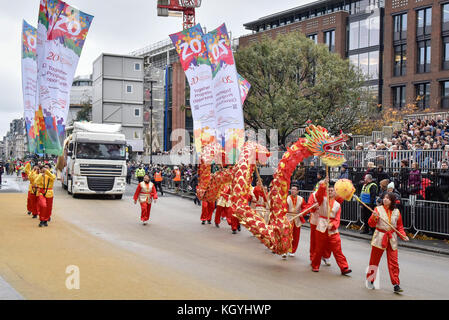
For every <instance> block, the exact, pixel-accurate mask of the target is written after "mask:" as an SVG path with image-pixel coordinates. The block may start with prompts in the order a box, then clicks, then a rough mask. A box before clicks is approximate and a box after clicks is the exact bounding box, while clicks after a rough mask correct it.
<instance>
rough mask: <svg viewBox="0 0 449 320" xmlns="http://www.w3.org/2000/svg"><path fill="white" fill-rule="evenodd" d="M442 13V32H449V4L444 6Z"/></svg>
mask: <svg viewBox="0 0 449 320" xmlns="http://www.w3.org/2000/svg"><path fill="white" fill-rule="evenodd" d="M441 9H442V10H441V12H442V15H443V16H442V18H441V20H442V23H443V25H442V30H443V31H449V3H446V4H443V7H442V8H441Z"/></svg>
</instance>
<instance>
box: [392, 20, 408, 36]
mask: <svg viewBox="0 0 449 320" xmlns="http://www.w3.org/2000/svg"><path fill="white" fill-rule="evenodd" d="M403 39H407V14H406V13H404V14H398V15H396V16H393V40H395V41H397V40H403Z"/></svg>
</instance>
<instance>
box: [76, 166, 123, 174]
mask: <svg viewBox="0 0 449 320" xmlns="http://www.w3.org/2000/svg"><path fill="white" fill-rule="evenodd" d="M80 173H81V175H82V176H102V177H120V176H121V175H122V166H117V165H80Z"/></svg>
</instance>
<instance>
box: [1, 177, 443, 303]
mask: <svg viewBox="0 0 449 320" xmlns="http://www.w3.org/2000/svg"><path fill="white" fill-rule="evenodd" d="M17 184H18V185H19V187H18V188H17V189H18V190H23V189H24V188H23V187H22V188H21V187H20V185H21V184H23V183H21V182H20V181H19V182H18V183H17ZM25 189H26V186H25ZM55 191H56V196H55V200H54V208H55V210H54V218H53V220H54V221H52V222H51V223H50V226H49V227H48V228H47V229H45V230H41V229H39V228H37V225H35V224H34V222H31V221H30V220H28V217H25V216H26V215H24V214H22V213H21V215H22V216H24V217H22V216H21V218H20V219H19V218H17V219H18V221H17V225H18V226H22V223H23V224H27V228H29V229H30V230H31V231H29V232H30V233H31V232H32V233H33V239H36V237H37V238H38V239H39V238H40V237H42V234H43V233H45V234H49V232H57V231H58V230H63V231H61V232H63V233H64V235H65V236H66V238H68V239H65V238H61V241H70V240H73V239H75V238H74V237H80V239H79V240H76V241H72V242H75V243H71V244H67V245H70V246H77V248H76V250H78V251H79V252H78V253H77V254H78V255H79V256H80V257H81V256H82V255H84V256H83V259H84V260H83V262H82V265H83V266H84V267H80V268H81V281H82V283H83V286H84V287H88V286H89V285H91V287H92V288H91V289H92V291H91V292H89V295H87V294H86V295H82V294H78V295H76V296H69V298H72V297H74V298H85V297H86V296H87V297H88V298H92V297H94V298H99V299H102V298H111V297H112V298H117V297H118V298H123V296H125V298H135V299H136V298H137V299H148V298H149V299H158V298H160V299H176V298H181V299H186V298H192V299H388V300H403V299H449V291H448V290H447V288H448V287H449V277H448V276H447V270H448V267H449V258H448V257H445V256H438V255H433V254H428V253H423V252H419V251H413V250H409V249H402V248H401V249H400V252H399V265H400V268H401V273H400V279H401V287H402V288H403V289H404V293H403V294H402V295H396V294H394V293H392V285H391V283H390V279H389V275H388V270H387V265H386V257H385V256H384V257H383V259H382V261H381V266H380V289H379V290H368V289H366V288H365V283H364V274H365V270H366V267H367V265H368V260H369V254H370V245H369V242H368V241H363V240H359V239H353V238H346V237H342V248H343V253H344V254H345V255H346V257H347V259H348V262H349V265H350V268H351V269H352V270H353V273H352V274H351V276H349V277H347V276H342V275H340V271H339V269H338V267H337V265H336V263H335V260H334V259H333V258H332V260H331V263H332V265H331V266H330V267H326V266H321V269H320V272H319V273H313V272H312V271H311V269H310V266H309V263H310V262H309V253H308V250H309V230H308V229H307V228H302V231H301V239H300V244H299V250H298V251H299V252H298V253H297V255H296V257H292V258H288V260H286V261H285V260H282V259H281V258H280V257H279V256H277V255H274V254H272V253H271V252H270V251H269V250H268V249H266V248H265V247H264V246H263V245H262V244H261V243H260V242H259V241H258V240H257V239H256V238H255V237H253V236H252V235H251V234H250V233H249V232H248V231H247V230H246V229H244V228H242V232H240V233H238V234H236V235H233V234H232V233H231V229H230V227H229V226H228V225H227V223H226V222H225V221H222V223H221V225H220V228H216V227H215V226H214V225H213V224H212V225H202V224H201V223H200V218H199V217H200V214H201V207H199V206H196V205H194V204H193V202H192V201H189V200H186V199H181V198H178V197H175V196H168V195H166V196H164V197H160V199H159V201H158V202H157V203H156V204H154V205H153V208H152V212H151V219H150V223H149V224H148V225H146V226H143V225H142V224H141V223H140V220H139V218H140V208H139V206H138V205H134V203H133V201H132V198H131V196H132V194H133V191H134V190H133V189H132V188H131V187H129V188H128V190H127V192H126V195H125V197H124V198H123V199H122V200H113V199H103V198H101V197H83V198H81V199H74V198H72V197H71V196H69V195H68V194H67V193H66V191H64V190H63V189H62V188H61V187H60V183H59V182H58V183H57V184H56V187H55ZM0 196H1V193H0ZM1 199H2V198H1V197H0V200H1ZM22 220H23V222H22ZM32 223H33V224H32ZM1 228H8V226H7V225H4V224H3V225H2V226H1ZM36 229H39V230H38V231H35V230H36ZM0 231H1V229H0ZM75 231H76V234H74V235H73V237H72V236H70V237H69V235H70V234H71V232H75ZM0 234H1V232H0ZM12 234H13V233H12V232H11V235H12ZM81 235H82V237H81ZM57 236H58V235H56V234H55V237H57ZM0 243H1V242H0ZM11 243H13V242H11ZM14 245H19V244H16V242H14ZM0 246H1V245H0ZM61 246H62V245H61ZM0 249H1V247H0ZM67 249H69V248H67ZM14 250H15V252H17V250H19V251H20V252H24V253H23V254H24V255H25V254H27V253H25V252H26V250H27V249H26V247H23V248H22V247H20V248H18V249H14ZM55 250H63V249H61V248H57V249H55ZM74 250H75V248H74ZM89 250H90V251H92V252H89ZM94 250H95V251H94ZM86 252H88V253H86ZM78 255H75V254H74V255H73V256H71V257H70V259H69V257H68V254H67V255H65V254H60V255H55V257H53V259H56V260H57V261H58V263H59V264H60V265H68V264H73V263H74V262H73V261H75V264H76V261H77V260H76V259H77V258H79V257H78ZM10 257H11V258H10V259H19V258H20V257H19V256H18V255H17V254H16V255H14V254H13V252H12V250H11V253H10ZM111 257H114V259H115V260H114V259H112V258H111ZM0 259H1V258H0ZM34 259H40V258H39V256H37V257H36V258H34ZM42 259H43V258H42ZM66 259H67V261H65V260H66ZM80 259H81V258H80ZM98 259H100V262H99V261H98ZM27 261H28V262H27V263H31V264H32V263H34V260H31V259H28V260H27ZM30 261H31V262H30ZM92 264H95V265H98V264H100V265H101V268H102V271H101V272H100V271H98V272H99V273H98V274H100V275H99V276H95V277H103V276H104V277H107V276H109V275H110V277H112V278H113V279H115V280H116V281H119V282H121V283H125V284H127V286H129V292H132V293H133V294H129V295H126V292H128V291H125V292H124V293H122V295H118V294H117V292H112V291H114V290H117V286H112V285H110V284H108V285H98V283H96V282H95V280H94V279H97V278H95V277H94V276H93V274H94V273H95V272H96V271H95V270H93V271H91V270H90V269H89V268H90V267H89V266H91V265H92ZM83 268H84V269H83ZM142 268H143V269H145V270H140V269H142ZM16 269H17V270H19V267H17V268H16ZM5 270H9V272H7V274H6V276H5V279H6V280H7V281H8V280H9V283H10V284H11V285H12V286H13V287H14V288H15V289H16V290H17V291H18V292H19V293H20V294H22V295H23V296H24V297H25V298H36V295H35V294H34V291H33V290H34V289H35V288H36V287H38V286H49V285H50V284H48V283H45V284H43V283H36V284H35V285H34V289H33V287H25V285H24V284H23V283H22V282H21V281H20V279H19V276H17V277H14V275H15V274H18V273H19V271H16V270H15V269H14V268H13V267H11V266H10V265H9V269H5ZM83 270H85V271H84V273H83ZM136 270H137V271H136ZM1 271H2V268H1V260H0V272H1ZM21 272H25V270H23V271H21ZM91 273H92V274H91ZM148 274H151V277H148V276H147V275H148ZM1 275H2V274H1V273H0V276H1ZM8 275H9V277H8ZM30 278H31V276H30ZM61 279H62V277H60V278H58V280H57V281H62V280H61ZM83 279H84V280H83ZM49 281H53V279H51V280H49ZM54 281H56V280H54ZM90 281H91V282H90ZM125 286H126V285H125ZM133 286H136V287H139V286H141V287H142V288H150V287H151V288H153V289H152V290H151V291H145V290H144V289H142V290H132V288H133ZM23 288H26V290H25V289H23ZM58 290H59V289H58ZM49 292H50V290H49ZM61 295H62V297H65V296H64V291H63V290H62V289H61V290H60V291H56V289H55V291H54V294H53V295H51V294H50V293H49V295H48V297H50V298H61Z"/></svg>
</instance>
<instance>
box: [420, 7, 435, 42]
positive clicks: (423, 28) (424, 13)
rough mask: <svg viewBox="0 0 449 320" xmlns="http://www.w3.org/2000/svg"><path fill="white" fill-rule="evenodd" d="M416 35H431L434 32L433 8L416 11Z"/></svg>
mask: <svg viewBox="0 0 449 320" xmlns="http://www.w3.org/2000/svg"><path fill="white" fill-rule="evenodd" d="M416 19H417V20H416V35H417V36H423V35H429V34H430V33H431V32H432V8H425V9H421V10H417V11H416Z"/></svg>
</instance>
